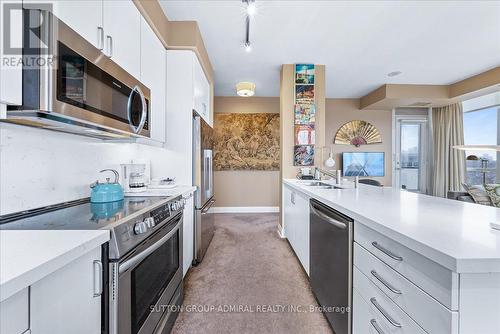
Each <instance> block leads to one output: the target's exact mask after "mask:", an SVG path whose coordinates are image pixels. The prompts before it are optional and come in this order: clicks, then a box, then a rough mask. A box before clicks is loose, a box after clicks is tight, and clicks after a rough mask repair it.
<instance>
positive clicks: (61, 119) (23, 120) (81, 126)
mask: <svg viewBox="0 0 500 334" xmlns="http://www.w3.org/2000/svg"><path fill="white" fill-rule="evenodd" d="M0 122H3V123H11V124H17V125H24V126H30V127H34V128H41V129H45V130H51V131H58V132H65V133H71V134H75V135H80V136H85V137H93V138H98V139H108V140H110V139H113V140H118V139H120V140H121V139H129V140H132V139H135V138H140V137H142V136H139V135H133V134H131V133H129V132H125V131H121V130H117V129H113V128H110V127H106V126H103V125H98V124H94V123H91V122H85V121H83V120H81V119H76V118H71V117H68V116H66V115H60V114H57V113H50V112H43V111H31V110H23V111H7V118H5V119H0Z"/></svg>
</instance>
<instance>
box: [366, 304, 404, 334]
mask: <svg viewBox="0 0 500 334" xmlns="http://www.w3.org/2000/svg"><path fill="white" fill-rule="evenodd" d="M370 302H371V303H372V304H373V306H375V308H376V309H377V310H378V311H379V312H380V313H382V315H383V316H384V318H386V319H387V321H389V323H390V324H391V325H393V326H394V327H397V328H401V327H402V326H401V324H400V323H399V322H397V321H396V320H394V319H393V318H392V317H391V316H390V315H389V313H387V311H386V310H384V309H383V308H382V306H381V305H380V304H379V303H378V302H377V299H376V298H375V297H372V298H370Z"/></svg>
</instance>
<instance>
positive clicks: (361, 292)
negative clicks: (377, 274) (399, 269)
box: [353, 267, 441, 334]
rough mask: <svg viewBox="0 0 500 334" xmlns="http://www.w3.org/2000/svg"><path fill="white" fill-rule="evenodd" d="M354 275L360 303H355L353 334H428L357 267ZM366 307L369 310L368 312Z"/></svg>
mask: <svg viewBox="0 0 500 334" xmlns="http://www.w3.org/2000/svg"><path fill="white" fill-rule="evenodd" d="M353 274H354V282H353V287H354V289H353V291H355V292H357V293H358V297H357V298H358V301H357V302H353V322H354V323H353V329H354V331H353V333H355V334H361V333H363V334H365V333H375V334H389V333H391V334H402V333H404V334H426V332H425V331H424V330H423V329H422V328H421V327H420V326H419V325H417V323H416V322H415V321H413V320H412V319H411V318H410V317H409V316H408V315H407V314H406V313H404V312H403V311H402V310H401V309H400V308H399V307H398V306H397V305H396V304H395V303H394V302H393V301H392V300H391V299H390V298H388V297H387V296H386V295H385V294H384V293H383V292H382V291H380V289H379V288H377V287H376V286H375V285H374V284H373V283H372V282H371V281H370V280H369V279H368V278H367V277H366V276H365V275H364V274H363V273H362V272H361V271H359V270H358V269H357V268H356V267H354V269H353ZM359 299H361V300H359ZM361 301H363V302H364V304H363V303H361ZM363 306H364V308H363ZM366 307H368V308H369V310H368V311H367V310H366ZM358 308H359V310H358ZM373 320H375V322H373ZM367 327H368V328H369V329H368V331H367V330H366V328H367ZM377 330H378V331H377ZM439 334H441V333H439Z"/></svg>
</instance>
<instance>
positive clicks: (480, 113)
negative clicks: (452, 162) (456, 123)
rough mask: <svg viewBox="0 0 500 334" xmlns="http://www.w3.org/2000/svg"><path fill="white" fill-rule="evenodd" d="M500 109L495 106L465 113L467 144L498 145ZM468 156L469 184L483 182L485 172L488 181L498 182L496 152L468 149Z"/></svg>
mask: <svg viewBox="0 0 500 334" xmlns="http://www.w3.org/2000/svg"><path fill="white" fill-rule="evenodd" d="M499 109H500V107H499V106H495V107H490V108H485V109H480V110H476V111H470V112H465V113H464V141H465V145H497V133H498V129H497V118H498V113H499ZM466 157H467V161H466V165H467V176H466V181H467V183H468V184H482V183H483V175H484V174H486V183H496V175H497V155H496V152H494V151H474V150H467V151H466ZM476 158H477V159H476ZM484 172H486V173H484Z"/></svg>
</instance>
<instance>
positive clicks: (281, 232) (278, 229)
mask: <svg viewBox="0 0 500 334" xmlns="http://www.w3.org/2000/svg"><path fill="white" fill-rule="evenodd" d="M276 232H278V235H279V236H280V238H281V239H285V238H286V236H285V233H284V232H285V231H284V230H283V228H282V227H281V226H279V225H278V228H277V229H276Z"/></svg>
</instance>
